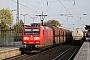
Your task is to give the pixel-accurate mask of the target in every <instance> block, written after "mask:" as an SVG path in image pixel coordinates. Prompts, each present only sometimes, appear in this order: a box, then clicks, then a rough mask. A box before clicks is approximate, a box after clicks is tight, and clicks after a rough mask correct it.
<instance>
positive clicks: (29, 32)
mask: <svg viewBox="0 0 90 60" xmlns="http://www.w3.org/2000/svg"><path fill="white" fill-rule="evenodd" d="M31 33H32V31H31V29H25V30H24V34H31Z"/></svg>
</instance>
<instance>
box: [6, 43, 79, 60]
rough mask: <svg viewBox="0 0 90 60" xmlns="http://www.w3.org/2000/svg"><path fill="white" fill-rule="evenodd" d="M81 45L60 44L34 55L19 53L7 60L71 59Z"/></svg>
mask: <svg viewBox="0 0 90 60" xmlns="http://www.w3.org/2000/svg"><path fill="white" fill-rule="evenodd" d="M79 48H80V46H78V45H77V46H75V45H70V44H69V45H68V44H66V45H59V46H57V47H54V48H51V49H48V50H46V51H43V52H41V53H38V54H34V55H27V54H25V55H19V56H16V57H13V58H9V59H5V60H71V59H73V57H74V55H75V53H76V52H77V51H78V49H79Z"/></svg>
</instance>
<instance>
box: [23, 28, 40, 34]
mask: <svg viewBox="0 0 90 60" xmlns="http://www.w3.org/2000/svg"><path fill="white" fill-rule="evenodd" d="M24 34H40V29H34V28H32V29H31V28H30V29H25V31H24Z"/></svg>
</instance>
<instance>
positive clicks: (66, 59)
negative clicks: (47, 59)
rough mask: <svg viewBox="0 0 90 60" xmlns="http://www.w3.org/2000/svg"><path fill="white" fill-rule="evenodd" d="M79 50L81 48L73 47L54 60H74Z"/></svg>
mask: <svg viewBox="0 0 90 60" xmlns="http://www.w3.org/2000/svg"><path fill="white" fill-rule="evenodd" d="M79 48H80V47H79V46H72V47H70V48H69V49H67V50H65V51H64V52H63V53H62V54H60V55H58V56H57V57H56V58H54V59H53V60H73V58H74V56H75V54H76V53H77V51H78V49H79Z"/></svg>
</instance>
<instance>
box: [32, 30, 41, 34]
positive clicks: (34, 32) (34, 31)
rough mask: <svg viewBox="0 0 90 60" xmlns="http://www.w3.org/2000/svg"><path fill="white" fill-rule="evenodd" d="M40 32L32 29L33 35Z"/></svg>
mask: <svg viewBox="0 0 90 60" xmlns="http://www.w3.org/2000/svg"><path fill="white" fill-rule="evenodd" d="M39 33H40V30H39V29H32V34H39Z"/></svg>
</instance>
